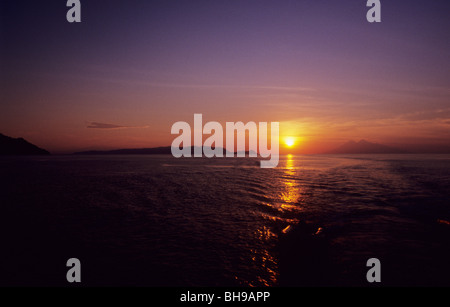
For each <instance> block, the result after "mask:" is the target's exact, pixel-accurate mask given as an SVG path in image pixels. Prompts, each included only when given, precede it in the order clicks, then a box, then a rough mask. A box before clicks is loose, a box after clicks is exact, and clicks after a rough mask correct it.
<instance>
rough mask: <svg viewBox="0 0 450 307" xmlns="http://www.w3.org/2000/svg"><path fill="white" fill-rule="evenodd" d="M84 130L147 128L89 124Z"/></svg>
mask: <svg viewBox="0 0 450 307" xmlns="http://www.w3.org/2000/svg"><path fill="white" fill-rule="evenodd" d="M86 128H93V129H129V128H148V126H121V125H115V124H107V123H98V122H90V123H88V125H87V127H86Z"/></svg>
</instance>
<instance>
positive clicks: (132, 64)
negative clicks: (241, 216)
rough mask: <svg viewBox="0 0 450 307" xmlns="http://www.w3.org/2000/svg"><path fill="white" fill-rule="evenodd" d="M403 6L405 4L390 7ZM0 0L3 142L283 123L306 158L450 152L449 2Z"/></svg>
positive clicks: (156, 142) (64, 147)
mask: <svg viewBox="0 0 450 307" xmlns="http://www.w3.org/2000/svg"><path fill="white" fill-rule="evenodd" d="M393 2H395V3H393ZM81 4H82V9H81V12H82V22H81V23H77V24H75V23H74V24H70V23H68V22H67V21H66V11H67V10H68V8H67V7H66V6H65V1H42V0H39V1H3V2H2V3H1V6H0V8H1V18H0V26H1V28H0V29H1V32H0V82H1V83H0V90H1V92H0V93H1V94H0V95H1V96H0V99H1V105H0V133H4V134H6V135H10V136H13V137H24V138H26V139H27V140H29V141H31V142H33V143H35V144H37V145H39V146H41V147H44V148H46V149H48V150H50V151H52V152H71V151H76V150H84V149H108V148H121V147H152V146H168V145H170V143H171V141H172V139H173V136H172V135H171V134H170V127H171V125H172V124H173V123H174V122H176V121H180V120H182V121H188V122H192V120H193V114H194V113H202V114H203V117H204V120H205V121H213V120H214V121H219V122H225V121H239V120H241V121H244V122H247V121H255V122H258V121H267V122H270V121H279V122H280V127H281V135H280V137H281V138H282V137H284V136H293V137H295V138H297V140H298V146H297V147H296V150H298V151H299V152H320V151H321V150H323V149H325V148H327V147H333V146H335V145H336V144H339V143H342V142H345V141H347V140H350V139H354V140H359V139H361V138H365V139H368V140H370V141H375V142H380V143H386V144H391V145H392V144H395V145H398V146H404V147H410V148H412V147H414V148H424V145H425V147H427V148H438V149H439V148H450V132H449V131H450V61H449V55H450V31H449V29H450V18H448V12H450V2H448V1H432V2H431V1H423V0H422V1H386V0H384V1H383V0H382V1H381V4H382V9H381V13H382V22H381V23H376V24H375V23H373V24H372V23H368V22H367V20H366V12H367V10H368V8H367V7H366V1H365V0H353V1H331V0H328V1H320V0H316V1H249V0H240V1H212V0H210V1H172V0H165V1H93V0H89V1H86V0H84V1H83V0H82V1H81Z"/></svg>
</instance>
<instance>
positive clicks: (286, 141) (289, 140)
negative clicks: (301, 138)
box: [284, 136, 295, 147]
mask: <svg viewBox="0 0 450 307" xmlns="http://www.w3.org/2000/svg"><path fill="white" fill-rule="evenodd" d="M284 144H286V146H287V147H292V146H294V144H295V139H294V138H293V137H290V136H288V137H285V138H284Z"/></svg>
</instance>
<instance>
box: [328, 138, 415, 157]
mask: <svg viewBox="0 0 450 307" xmlns="http://www.w3.org/2000/svg"><path fill="white" fill-rule="evenodd" d="M327 153H329V154H392V153H406V152H405V151H404V150H401V149H398V148H395V147H390V146H386V145H382V144H377V143H371V142H368V141H366V140H360V141H359V142H355V141H349V142H347V143H345V144H343V145H341V146H339V147H338V148H336V149H334V150H331V151H329V152H327Z"/></svg>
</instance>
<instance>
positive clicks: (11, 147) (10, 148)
mask: <svg viewBox="0 0 450 307" xmlns="http://www.w3.org/2000/svg"><path fill="white" fill-rule="evenodd" d="M0 155H2V156H24V155H50V153H49V152H48V151H47V150H45V149H42V148H39V147H37V146H36V145H34V144H31V143H30V142H28V141H26V140H24V139H23V138H12V137H9V136H6V135H3V134H1V133H0Z"/></svg>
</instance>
